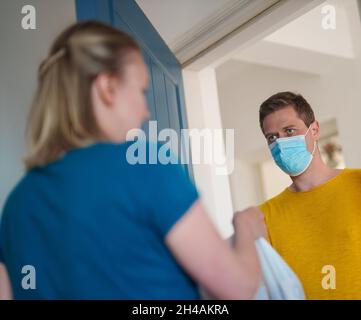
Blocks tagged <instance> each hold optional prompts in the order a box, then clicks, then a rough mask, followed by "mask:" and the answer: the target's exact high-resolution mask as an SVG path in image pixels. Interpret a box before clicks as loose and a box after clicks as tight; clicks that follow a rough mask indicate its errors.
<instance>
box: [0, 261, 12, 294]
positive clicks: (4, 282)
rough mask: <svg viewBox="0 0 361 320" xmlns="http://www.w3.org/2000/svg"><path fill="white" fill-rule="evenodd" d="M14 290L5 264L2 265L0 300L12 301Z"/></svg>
mask: <svg viewBox="0 0 361 320" xmlns="http://www.w3.org/2000/svg"><path fill="white" fill-rule="evenodd" d="M11 299H12V290H11V285H10V279H9V276H8V273H7V271H6V267H5V265H4V264H3V263H0V300H11Z"/></svg>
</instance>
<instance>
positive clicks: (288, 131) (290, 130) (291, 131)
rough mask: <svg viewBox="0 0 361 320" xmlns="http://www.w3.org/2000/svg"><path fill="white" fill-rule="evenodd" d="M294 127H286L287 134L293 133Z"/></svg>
mask: <svg viewBox="0 0 361 320" xmlns="http://www.w3.org/2000/svg"><path fill="white" fill-rule="evenodd" d="M295 131H296V130H295V129H287V130H286V132H287V134H293V133H295Z"/></svg>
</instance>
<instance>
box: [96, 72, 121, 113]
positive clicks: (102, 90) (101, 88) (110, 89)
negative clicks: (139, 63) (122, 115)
mask: <svg viewBox="0 0 361 320" xmlns="http://www.w3.org/2000/svg"><path fill="white" fill-rule="evenodd" d="M116 85H117V83H116V79H115V77H114V76H112V75H110V74H107V73H101V74H99V75H98V76H97V77H96V79H95V80H94V87H95V88H94V89H95V90H96V91H97V96H98V97H99V98H100V100H101V102H102V103H103V104H104V105H105V106H106V107H112V106H113V104H114V96H115V90H116Z"/></svg>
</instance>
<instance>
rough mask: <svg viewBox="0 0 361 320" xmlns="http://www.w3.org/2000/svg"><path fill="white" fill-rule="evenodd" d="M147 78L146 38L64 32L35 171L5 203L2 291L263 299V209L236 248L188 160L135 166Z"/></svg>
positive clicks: (85, 27)
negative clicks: (132, 137) (133, 142)
mask: <svg viewBox="0 0 361 320" xmlns="http://www.w3.org/2000/svg"><path fill="white" fill-rule="evenodd" d="M147 85H148V74H147V69H146V66H145V64H144V61H143V59H142V56H141V53H140V49H139V47H138V45H137V44H136V42H135V41H134V40H133V39H132V38H131V37H129V36H128V35H126V34H124V33H123V32H121V31H119V30H116V29H114V28H112V27H109V26H106V25H104V24H101V23H99V22H92V21H88V22H82V23H78V24H75V25H73V26H71V27H69V28H68V29H66V30H65V31H64V32H63V33H61V34H60V35H59V36H58V38H57V39H56V40H55V42H54V44H53V46H52V47H51V50H50V53H49V56H48V57H47V58H46V59H45V61H44V62H43V63H42V64H41V65H40V67H39V75H38V88H37V92H36V95H35V98H34V101H33V106H32V109H31V112H30V117H29V121H28V135H27V136H28V138H29V154H28V156H27V157H26V159H25V164H26V169H27V171H26V174H25V176H24V177H23V178H22V179H21V181H19V183H18V184H17V185H16V187H15V188H14V190H13V191H12V192H11V194H10V195H9V197H8V199H7V201H6V204H5V207H4V210H3V215H2V221H1V229H0V295H1V298H11V297H13V298H15V299H93V298H94V299H95V298H96V299H198V298H200V296H199V292H198V290H197V286H201V287H202V288H204V289H205V290H206V291H207V292H208V293H209V294H210V295H212V296H213V297H215V298H220V299H251V298H252V297H253V296H254V294H255V292H256V290H257V287H258V284H259V280H260V267H259V263H258V259H257V255H256V251H255V246H254V240H255V239H256V238H257V237H258V236H260V235H262V234H263V232H264V229H263V222H262V216H261V215H260V213H259V212H258V211H257V210H256V209H250V210H248V212H245V213H242V214H237V215H236V216H235V217H234V225H235V229H236V239H235V247H234V248H231V247H229V246H228V245H227V244H226V242H225V241H223V240H222V239H221V237H220V235H219V234H218V233H217V231H216V229H215V228H214V226H213V224H212V223H211V221H210V219H209V218H208V215H207V214H206V212H205V211H204V209H203V207H202V203H201V200H200V199H199V195H198V193H197V191H196V189H195V187H194V186H193V184H192V183H191V182H190V181H189V180H188V178H187V176H186V175H185V173H184V172H183V170H182V168H181V167H180V166H179V165H174V164H169V165H162V164H156V165H131V164H129V162H127V159H126V151H127V148H128V147H129V145H130V142H126V141H125V140H126V134H127V132H128V131H129V130H130V129H133V128H139V127H140V126H141V124H142V122H143V121H144V120H146V119H147V118H148V116H149V114H148V110H147V106H146V101H145V97H144V91H145V90H146V88H147ZM24 266H25V267H26V268H27V269H25V272H24V269H23V268H24ZM26 270H27V271H26ZM34 276H36V277H34ZM32 282H33V283H32Z"/></svg>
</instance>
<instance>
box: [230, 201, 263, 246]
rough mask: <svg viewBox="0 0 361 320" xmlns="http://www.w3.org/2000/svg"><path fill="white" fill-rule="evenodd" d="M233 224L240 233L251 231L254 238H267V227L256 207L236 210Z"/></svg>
mask: <svg viewBox="0 0 361 320" xmlns="http://www.w3.org/2000/svg"><path fill="white" fill-rule="evenodd" d="M233 225H234V228H235V230H236V231H238V232H240V233H243V232H244V233H249V232H251V234H252V237H253V239H254V240H256V239H258V238H260V237H264V238H267V229H266V225H265V222H264V216H263V213H262V212H261V211H260V210H259V209H258V208H256V207H250V208H247V209H245V210H243V211H237V212H235V213H234V216H233Z"/></svg>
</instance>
